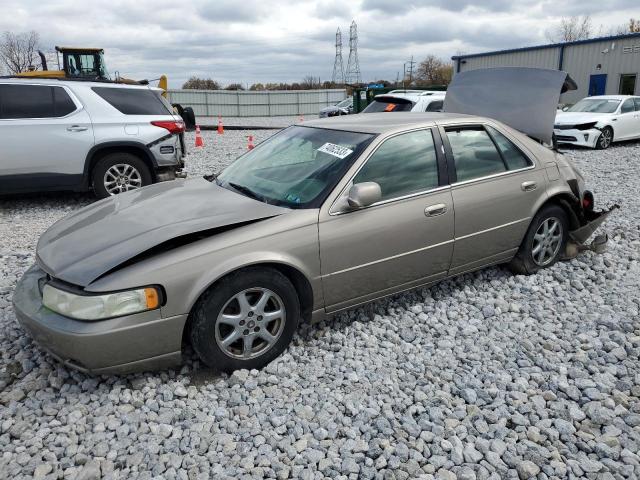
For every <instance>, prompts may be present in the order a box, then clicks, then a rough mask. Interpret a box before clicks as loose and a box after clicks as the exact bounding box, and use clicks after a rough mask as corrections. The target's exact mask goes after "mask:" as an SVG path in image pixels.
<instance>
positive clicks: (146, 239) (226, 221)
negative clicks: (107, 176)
mask: <svg viewBox="0 0 640 480" xmlns="http://www.w3.org/2000/svg"><path fill="white" fill-rule="evenodd" d="M287 212H290V210H289V209H286V208H282V207H277V206H274V205H268V204H266V203H262V202H259V201H256V200H253V199H251V198H248V197H245V196H243V195H240V194H238V193H235V192H232V191H230V190H227V189H225V188H222V187H220V186H218V185H216V184H215V183H211V182H209V181H207V180H205V179H204V178H194V179H189V180H174V181H171V182H162V183H158V184H155V185H150V186H148V187H145V188H142V189H140V190H135V191H132V192H128V193H125V194H120V195H116V196H114V197H110V198H107V199H104V200H102V201H99V202H96V203H94V204H92V205H89V206H87V207H85V208H83V209H81V210H79V211H78V212H76V213H74V214H73V215H70V216H68V217H65V218H63V219H62V220H60V221H58V222H57V223H55V224H54V225H53V226H51V228H49V229H48V230H47V231H46V232H45V233H44V234H43V235H42V236H41V237H40V240H39V241H38V247H37V258H38V263H39V264H40V266H41V267H42V268H43V269H44V270H45V271H46V272H47V273H48V274H49V275H51V276H53V277H55V278H58V279H60V280H63V281H65V282H68V283H72V284H74V285H79V286H83V287H86V286H87V285H89V284H90V283H91V282H93V281H94V280H96V279H97V278H99V277H100V276H102V275H104V274H105V273H107V272H109V271H111V270H113V269H115V268H117V267H118V266H120V265H121V264H123V263H124V262H126V261H127V260H130V259H132V258H133V257H135V256H137V255H140V254H142V253H144V252H147V251H149V250H150V249H152V248H154V247H157V246H159V245H161V244H163V243H165V242H169V241H175V240H176V239H179V238H182V239H183V240H184V239H185V238H189V235H190V234H194V233H203V234H204V233H208V234H211V235H214V234H215V233H216V232H218V231H220V230H221V229H228V228H233V226H240V225H246V224H247V223H250V222H254V221H258V220H261V219H265V218H270V217H274V216H276V215H282V214H284V213H287ZM200 238H201V237H200ZM183 243H188V242H187V241H185V242H183Z"/></svg>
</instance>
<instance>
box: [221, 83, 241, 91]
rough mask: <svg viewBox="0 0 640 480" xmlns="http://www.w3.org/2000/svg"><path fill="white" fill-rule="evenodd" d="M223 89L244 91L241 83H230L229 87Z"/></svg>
mask: <svg viewBox="0 0 640 480" xmlns="http://www.w3.org/2000/svg"><path fill="white" fill-rule="evenodd" d="M224 89H225V90H244V87H243V86H242V84H241V83H230V84H229V85H227V86H226V87H224Z"/></svg>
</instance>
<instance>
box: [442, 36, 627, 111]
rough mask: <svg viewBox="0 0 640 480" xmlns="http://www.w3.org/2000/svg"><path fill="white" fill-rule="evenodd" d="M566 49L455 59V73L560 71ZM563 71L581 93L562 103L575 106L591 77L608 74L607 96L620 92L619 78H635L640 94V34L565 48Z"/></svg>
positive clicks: (568, 96) (569, 94)
mask: <svg viewBox="0 0 640 480" xmlns="http://www.w3.org/2000/svg"><path fill="white" fill-rule="evenodd" d="M562 50H563V47H561V46H558V45H554V46H549V47H545V46H542V47H540V48H534V49H531V50H520V51H514V52H509V53H498V54H495V53H492V54H488V55H478V56H472V57H466V58H464V57H463V58H461V59H460V60H454V64H453V68H454V72H455V71H457V69H458V65H459V68H460V71H461V72H464V71H467V70H475V69H478V68H490V67H507V66H513V67H538V68H551V69H557V68H559V66H560V60H561V59H560V56H561V54H562V53H561V52H562ZM562 70H564V71H566V72H568V73H569V75H570V76H571V78H573V79H574V80H575V81H576V83H577V84H578V90H575V91H573V92H567V93H565V94H563V95H562V96H561V98H560V101H561V102H562V103H575V102H577V101H578V100H580V99H581V98H584V97H586V96H588V94H589V81H590V77H591V75H598V74H606V75H607V83H606V89H605V93H606V94H607V95H614V94H618V93H619V88H620V76H621V75H623V74H635V75H636V91H635V94H636V95H640V35H636V36H630V37H627V38H619V39H615V40H602V41H597V42H591V43H578V44H574V45H566V46H565V47H564V54H562Z"/></svg>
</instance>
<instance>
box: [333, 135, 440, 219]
mask: <svg viewBox="0 0 640 480" xmlns="http://www.w3.org/2000/svg"><path fill="white" fill-rule="evenodd" d="M434 128H438V126H437V125H435V124H434V125H432V126H430V127H425V126H424V125H422V126H419V127H416V128H411V129H409V130H403V131H401V132H396V133H393V134H391V135H388V136H386V137H383V138H382V139H381V140H380V142H379V143H378V144H377V145H376V146H375V148H374V149H373V150H371V152H370V153H369V155H368V156H367V158H365V159H364V160H363V161H362V164H360V166H359V167H358V169H357V170H356V171H355V172H354V173H353V175H351V178H349V181H348V183H347V184H346V185H345V186H344V188H343V189H342V190H341V191H340V193H339V194H338V196H337V197H336V198H335V200H334V201H333V203H331V206H330V207H329V215H330V216H332V217H333V216H336V215H342V214H345V213H352V212H357V211H360V210H365V209H367V208H371V207H377V206H378V205H385V204H387V203H391V202H395V201H400V200H405V199H407V198H411V197H417V196H419V195H423V194H425V193H431V192H436V191H440V190H444V189H446V188H449V187H450V186H449V185H442V186H438V187H436V188H431V189H429V190H422V191H420V192H415V193H409V194H407V195H403V196H400V197H394V198H388V199H386V200H381V201H379V202H376V203H374V204H372V205H369V206H368V207H365V208H359V209H357V210H350V211H348V212H336V211H334V207H335V206H336V203H338V202H339V201H340V200H341V199H342V198H343V197H344V194H345V192H346V191H347V190H348V189H349V188H351V187H352V186H353V179H354V178H355V177H356V175H358V173H360V170H362V168H364V166H365V165H366V164H367V162H368V161H369V159H371V157H372V156H373V155H374V154H375V153H376V152H377V151H378V148H380V146H382V144H383V143H384V142H386V141H387V140H389V139H391V138H394V137H397V136H399V135H404V134H406V133H412V132H419V131H421V130H429V131H430V133H431V139H432V140H433V150H434V152H435V153H436V155H437V152H436V149H437V148H438V147H437V146H436V141H435V138H434V135H433V131H432V130H433V129H434ZM437 171H438V168H437V159H436V172H437Z"/></svg>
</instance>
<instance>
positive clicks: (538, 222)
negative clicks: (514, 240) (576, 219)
mask: <svg viewBox="0 0 640 480" xmlns="http://www.w3.org/2000/svg"><path fill="white" fill-rule="evenodd" d="M545 224H546V226H547V229H548V231H550V232H551V234H550V236H547V237H545V236H544V228H545ZM557 229H560V232H559V235H553V232H554V231H556V232H557ZM568 236H569V220H568V218H567V213H566V212H565V211H564V209H563V208H562V207H559V206H558V205H547V206H545V207H542V209H540V210H539V211H538V213H536V215H535V216H534V217H533V220H532V221H531V225H529V229H528V230H527V234H526V235H525V237H524V240H523V241H522V244H521V245H520V249H519V250H518V253H517V254H516V256H515V257H514V258H513V259H512V260H511V262H510V263H509V268H510V269H511V271H512V272H514V273H517V274H522V275H531V274H534V273H536V272H537V271H538V270H540V269H541V268H547V267H550V266H552V265H553V264H554V263H556V262H557V261H558V260H559V259H560V258H561V257H562V254H563V252H564V251H565V248H566V246H567V239H568ZM543 239H544V240H543ZM545 242H546V243H545ZM545 246H548V248H545ZM538 247H539V248H538Z"/></svg>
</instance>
